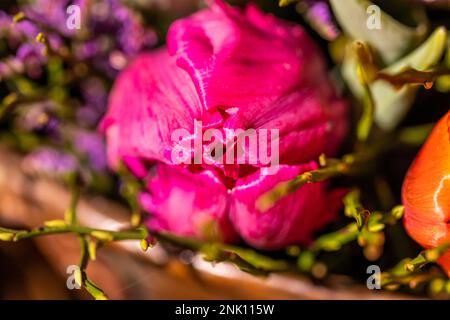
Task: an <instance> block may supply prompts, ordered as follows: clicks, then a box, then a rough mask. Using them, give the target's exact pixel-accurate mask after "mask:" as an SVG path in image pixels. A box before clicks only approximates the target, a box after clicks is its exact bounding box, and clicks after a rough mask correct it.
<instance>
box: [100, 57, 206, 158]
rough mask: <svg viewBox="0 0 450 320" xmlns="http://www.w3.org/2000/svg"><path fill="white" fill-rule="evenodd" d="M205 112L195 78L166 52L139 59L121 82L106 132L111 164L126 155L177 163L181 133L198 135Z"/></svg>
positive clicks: (111, 102) (112, 99) (105, 121)
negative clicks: (175, 135) (175, 136)
mask: <svg viewBox="0 0 450 320" xmlns="http://www.w3.org/2000/svg"><path fill="white" fill-rule="evenodd" d="M201 116H202V107H201V104H200V102H199V100H198V97H197V94H196V91H195V89H194V86H193V84H192V81H191V80H190V78H189V76H188V75H187V74H186V73H185V72H184V71H183V70H181V69H179V68H178V67H177V66H176V65H175V63H174V61H173V60H172V59H171V58H170V57H169V55H168V54H167V52H166V51H165V50H164V49H163V50H159V51H154V52H153V53H149V54H143V55H141V56H140V57H138V58H137V59H136V60H135V61H134V62H133V63H132V64H131V65H130V66H129V67H128V68H127V69H126V71H124V72H123V73H122V74H121V75H120V76H119V78H118V80H117V81H116V83H115V86H114V88H113V90H112V93H111V96H110V99H109V108H108V113H107V115H106V116H105V118H104V119H103V121H102V124H101V126H100V129H101V130H102V131H103V132H106V135H107V138H108V143H109V144H110V147H109V151H108V153H109V155H108V157H109V162H110V165H111V166H113V167H117V165H118V162H119V160H121V155H126V156H128V157H134V158H142V159H145V160H158V161H162V162H165V163H171V162H172V160H171V153H170V152H171V149H172V147H173V144H174V143H173V142H172V140H171V134H172V132H173V131H174V130H176V129H186V130H187V131H188V132H190V133H192V132H194V129H193V128H194V119H201Z"/></svg>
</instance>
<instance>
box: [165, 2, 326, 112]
mask: <svg viewBox="0 0 450 320" xmlns="http://www.w3.org/2000/svg"><path fill="white" fill-rule="evenodd" d="M168 48H169V52H170V53H171V54H173V55H174V56H175V57H176V58H177V63H178V65H179V66H180V67H181V68H183V69H185V70H186V71H187V72H188V73H189V75H190V76H191V78H192V81H193V82H194V84H195V87H196V89H197V92H198V95H199V97H200V99H201V101H202V103H203V105H204V107H205V109H211V108H219V107H222V108H231V107H237V108H249V107H250V108H258V107H261V106H267V105H270V104H271V103H272V102H273V101H275V100H277V99H278V98H279V97H280V96H283V95H284V94H286V93H288V92H289V91H291V90H292V89H294V88H295V87H298V86H299V85H304V84H305V83H312V82H315V83H318V82H316V81H321V80H322V79H323V78H324V77H325V71H324V70H325V69H324V64H323V61H322V57H321V55H320V54H318V52H317V50H316V49H317V48H316V47H315V46H314V44H313V43H312V41H311V40H310V39H309V37H308V36H307V34H306V33H305V32H304V31H303V29H302V28H300V27H299V26H298V25H294V24H291V23H288V22H285V21H282V20H279V19H277V18H275V17H274V16H271V15H269V14H264V13H263V12H261V11H260V10H259V9H258V8H257V7H256V6H252V5H249V6H247V8H246V9H245V11H241V10H240V9H237V8H234V7H231V6H229V5H227V4H225V3H224V2H223V1H214V3H213V4H212V5H211V7H210V8H209V9H208V10H203V11H200V12H198V13H196V14H194V15H192V16H190V17H188V18H185V19H181V20H179V21H176V22H175V23H174V24H173V25H172V27H171V28H170V30H169V34H168ZM310 75H311V77H310ZM318 75H321V76H318Z"/></svg>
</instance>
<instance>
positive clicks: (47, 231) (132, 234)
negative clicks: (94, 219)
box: [0, 225, 148, 241]
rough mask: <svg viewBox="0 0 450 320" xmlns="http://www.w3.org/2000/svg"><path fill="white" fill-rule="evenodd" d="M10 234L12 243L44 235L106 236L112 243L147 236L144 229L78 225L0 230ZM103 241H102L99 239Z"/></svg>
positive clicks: (140, 238)
mask: <svg viewBox="0 0 450 320" xmlns="http://www.w3.org/2000/svg"><path fill="white" fill-rule="evenodd" d="M3 232H4V233H12V234H13V235H14V238H13V239H12V240H13V241H19V240H22V239H28V238H34V237H39V236H45V235H53V234H63V233H76V234H79V235H85V236H87V235H90V236H93V237H96V238H97V237H99V236H101V235H108V236H110V239H111V240H112V241H120V240H142V239H145V238H146V237H147V236H148V231H147V230H145V229H143V228H142V229H135V230H128V231H109V230H103V229H95V228H89V227H83V226H78V225H65V226H58V227H42V228H38V229H33V230H13V229H3V228H0V233H3ZM100 240H103V239H100Z"/></svg>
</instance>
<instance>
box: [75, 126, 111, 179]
mask: <svg viewBox="0 0 450 320" xmlns="http://www.w3.org/2000/svg"><path fill="white" fill-rule="evenodd" d="M73 142H74V147H75V150H76V151H78V152H79V153H81V154H82V155H83V156H84V157H85V158H86V159H87V160H88V162H89V167H90V168H92V169H94V170H95V171H98V172H104V171H105V170H106V168H107V162H106V149H105V145H104V143H103V140H102V138H101V136H100V135H99V134H98V133H97V132H90V131H86V130H78V131H76V132H75V134H74V138H73Z"/></svg>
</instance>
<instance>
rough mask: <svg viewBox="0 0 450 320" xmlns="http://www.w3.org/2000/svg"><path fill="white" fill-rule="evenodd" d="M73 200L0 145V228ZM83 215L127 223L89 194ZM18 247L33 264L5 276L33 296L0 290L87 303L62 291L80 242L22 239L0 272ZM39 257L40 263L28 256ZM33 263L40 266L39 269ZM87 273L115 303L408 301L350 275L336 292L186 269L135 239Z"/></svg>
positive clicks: (41, 217)
mask: <svg viewBox="0 0 450 320" xmlns="http://www.w3.org/2000/svg"><path fill="white" fill-rule="evenodd" d="M69 198H70V195H69V193H68V191H67V190H66V189H65V188H64V187H62V186H61V185H60V184H58V183H56V182H53V181H49V180H46V179H44V178H31V177H29V176H27V175H26V174H24V172H23V171H22V170H21V157H20V156H18V155H17V154H15V153H13V152H11V151H9V150H8V149H5V148H2V147H0V225H2V226H10V227H28V228H31V227H36V226H40V225H42V222H43V221H45V220H51V219H61V218H62V217H63V213H64V211H65V209H66V208H67V207H68V203H69ZM78 215H79V220H80V223H81V224H84V225H88V226H92V227H98V228H107V229H119V228H121V227H124V226H126V225H127V221H128V212H127V210H126V209H125V208H123V207H121V206H120V205H117V204H116V203H114V202H112V201H107V200H105V199H103V198H101V197H87V196H84V197H83V198H82V200H81V202H80V204H79V207H78ZM27 242H28V243H27ZM20 246H22V247H23V246H25V247H27V246H28V248H27V250H28V251H26V250H25V251H24V252H25V254H24V255H26V256H27V259H26V260H24V261H28V262H22V263H20V265H19V266H18V267H17V269H18V270H19V269H20V272H18V273H17V274H16V272H12V273H13V274H12V275H11V277H9V276H8V275H6V277H5V274H3V276H4V277H5V279H7V280H8V279H9V280H10V282H11V283H12V284H17V283H20V281H19V280H20V279H14V276H16V277H28V278H29V279H31V280H32V281H34V282H33V288H31V289H30V288H28V290H31V291H30V292H31V293H30V292H28V291H27V294H25V290H27V289H25V287H24V289H22V288H21V287H20V286H18V285H10V286H9V287H8V285H6V288H9V289H4V288H3V290H6V291H8V290H11V291H9V292H4V293H3V296H4V297H7V298H24V297H28V298H39V299H40V298H42V299H45V298H61V299H70V298H88V296H87V295H86V294H84V293H83V292H82V291H81V290H72V291H70V290H68V289H67V288H66V287H65V281H66V277H67V274H66V269H67V267H68V266H69V265H73V264H76V263H77V261H78V259H79V246H78V241H77V239H76V238H75V236H73V235H52V236H46V237H40V238H36V239H33V240H25V244H18V243H3V244H1V246H0V253H2V251H3V252H4V253H5V252H6V253H5V254H3V255H0V270H1V266H2V264H5V263H6V264H7V263H8V261H2V260H1V259H2V257H5V256H6V257H11V259H14V257H15V255H17V251H18V249H15V248H20ZM30 250H31V253H30ZM34 251H38V252H34ZM27 252H28V253H27ZM34 255H36V256H39V258H35V259H34V258H30V256H34ZM3 259H4V260H5V259H6V258H3ZM41 260H42V261H41ZM18 261H22V260H20V259H19V260H18ZM36 261H41V262H39V264H37V262H36ZM34 262H36V263H35V264H36V266H35V265H34ZM44 266H45V267H44ZM13 270H15V269H13ZM36 270H38V271H39V273H36ZM88 274H89V275H90V277H91V278H92V279H93V281H94V282H95V283H97V284H98V285H99V286H100V287H102V288H103V289H104V290H105V291H106V292H107V294H108V295H109V297H110V298H113V299H397V298H406V297H405V296H400V295H396V294H391V293H386V292H381V291H370V290H367V289H366V288H365V287H363V286H360V285H356V284H354V283H353V282H352V281H351V280H350V279H348V278H345V277H338V276H334V277H332V278H331V282H332V283H333V285H332V286H317V285H315V284H313V283H312V282H311V281H310V280H309V279H308V278H304V277H299V276H297V275H295V276H294V275H286V274H271V275H270V276H268V277H255V276H251V275H248V274H246V273H244V272H242V271H240V270H238V269H237V268H236V267H234V266H233V265H229V264H226V263H219V264H216V265H214V266H213V265H212V264H210V263H207V262H205V261H203V260H202V259H201V257H199V256H195V255H194V256H193V258H192V260H191V264H186V263H183V262H182V260H180V259H177V258H176V257H168V255H167V253H166V252H165V251H164V250H163V249H162V248H161V247H159V246H156V247H155V248H154V249H151V250H149V251H148V252H147V253H143V252H142V251H141V250H140V249H139V244H138V243H137V242H136V241H131V242H130V241H124V242H120V243H115V244H112V245H109V246H107V247H105V248H101V249H100V250H99V251H98V257H97V260H96V261H95V262H93V263H91V264H90V265H89V268H88ZM0 279H1V278H0ZM44 279H46V280H45V281H44ZM31 280H30V281H31ZM4 281H6V280H4ZM36 281H37V282H36ZM35 282H36V283H35ZM35 286H38V289H39V288H43V289H42V290H44V292H36V290H37V289H36V288H35ZM28 287H30V285H29V286H28ZM1 288H2V286H1V285H0V289H1ZM38 291H39V290H38ZM1 296H2V295H0V297H1Z"/></svg>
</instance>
